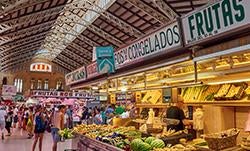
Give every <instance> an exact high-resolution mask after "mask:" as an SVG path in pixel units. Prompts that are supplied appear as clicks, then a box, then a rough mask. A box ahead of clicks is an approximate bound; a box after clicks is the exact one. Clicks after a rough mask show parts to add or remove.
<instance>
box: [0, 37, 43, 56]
mask: <svg viewBox="0 0 250 151" xmlns="http://www.w3.org/2000/svg"><path fill="white" fill-rule="evenodd" d="M44 38H45V36H42V37H38V38H34V39H32V40H30V41H26V42H24V43H20V44H18V45H14V46H12V47H9V48H4V49H2V50H3V51H1V53H6V52H9V51H10V52H13V49H15V48H17V47H18V48H22V47H23V46H26V45H28V44H32V43H33V42H37V41H44ZM0 50H1V47H0Z"/></svg>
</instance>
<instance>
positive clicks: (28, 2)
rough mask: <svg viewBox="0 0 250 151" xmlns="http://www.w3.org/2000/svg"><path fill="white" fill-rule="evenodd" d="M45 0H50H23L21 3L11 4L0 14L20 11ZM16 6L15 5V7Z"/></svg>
mask: <svg viewBox="0 0 250 151" xmlns="http://www.w3.org/2000/svg"><path fill="white" fill-rule="evenodd" d="M44 2H48V0H23V2H22V4H21V5H18V7H17V6H15V5H11V6H12V7H11V6H10V8H9V9H6V8H5V9H4V10H3V11H0V15H1V14H4V13H13V12H15V11H18V10H20V9H25V8H28V7H31V6H35V5H37V4H40V3H44ZM13 6H14V7H13Z"/></svg>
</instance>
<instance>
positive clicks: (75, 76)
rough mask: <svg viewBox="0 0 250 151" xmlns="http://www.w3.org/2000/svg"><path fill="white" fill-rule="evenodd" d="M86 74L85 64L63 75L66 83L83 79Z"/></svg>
mask: <svg viewBox="0 0 250 151" xmlns="http://www.w3.org/2000/svg"><path fill="white" fill-rule="evenodd" d="M86 76H87V74H86V69H85V66H84V67H81V68H79V69H77V70H75V71H73V72H70V73H68V74H66V76H65V82H66V85H70V84H74V83H77V82H81V81H84V80H86V78H87V77H86Z"/></svg>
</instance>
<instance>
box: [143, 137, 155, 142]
mask: <svg viewBox="0 0 250 151" xmlns="http://www.w3.org/2000/svg"><path fill="white" fill-rule="evenodd" d="M155 139H156V138H154V137H152V136H150V137H148V138H147V139H146V140H145V143H148V144H151V143H152V142H153V141H154V140H155Z"/></svg>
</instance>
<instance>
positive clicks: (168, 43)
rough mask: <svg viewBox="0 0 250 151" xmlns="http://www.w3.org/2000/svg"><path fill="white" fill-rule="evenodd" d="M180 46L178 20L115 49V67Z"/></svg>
mask: <svg viewBox="0 0 250 151" xmlns="http://www.w3.org/2000/svg"><path fill="white" fill-rule="evenodd" d="M178 46H181V35H180V29H179V24H178V22H177V21H176V22H174V23H172V24H170V25H168V26H166V27H164V28H161V29H160V30H158V31H156V32H154V33H152V34H150V35H148V36H146V37H144V38H142V39H140V40H138V41H136V42H133V43H132V44H130V45H128V46H127V47H124V48H122V49H119V50H118V51H115V66H116V69H119V68H122V67H124V66H126V65H129V64H131V63H134V62H137V61H139V60H141V59H145V58H146V57H148V56H151V55H155V54H157V53H159V52H162V51H168V50H170V49H173V48H175V47H178Z"/></svg>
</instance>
